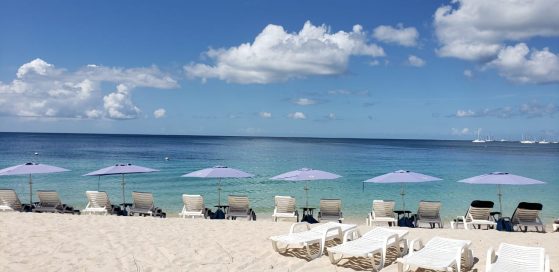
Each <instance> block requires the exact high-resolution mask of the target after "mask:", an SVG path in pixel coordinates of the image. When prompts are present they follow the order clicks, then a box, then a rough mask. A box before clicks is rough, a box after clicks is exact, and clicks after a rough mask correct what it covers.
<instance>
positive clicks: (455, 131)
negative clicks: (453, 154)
mask: <svg viewBox="0 0 559 272" xmlns="http://www.w3.org/2000/svg"><path fill="white" fill-rule="evenodd" d="M450 133H451V134H452V135H458V136H463V135H468V134H470V129H469V128H451V129H450Z"/></svg>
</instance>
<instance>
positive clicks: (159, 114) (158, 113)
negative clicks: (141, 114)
mask: <svg viewBox="0 0 559 272" xmlns="http://www.w3.org/2000/svg"><path fill="white" fill-rule="evenodd" d="M165 114H167V111H166V110H165V109H163V108H161V109H156V110H155V111H154V112H153V117H155V118H156V119H159V118H163V117H165Z"/></svg>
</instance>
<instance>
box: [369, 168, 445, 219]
mask: <svg viewBox="0 0 559 272" xmlns="http://www.w3.org/2000/svg"><path fill="white" fill-rule="evenodd" d="M438 180H442V179H440V178H437V177H432V176H428V175H424V174H420V173H416V172H411V171H407V170H398V171H394V172H390V173H387V174H384V175H380V176H377V177H374V178H371V179H368V180H365V181H363V186H365V182H371V183H401V184H402V191H401V192H400V195H401V196H402V207H403V209H404V210H405V209H406V202H405V198H404V196H405V195H406V187H405V184H406V183H416V182H428V181H438Z"/></svg>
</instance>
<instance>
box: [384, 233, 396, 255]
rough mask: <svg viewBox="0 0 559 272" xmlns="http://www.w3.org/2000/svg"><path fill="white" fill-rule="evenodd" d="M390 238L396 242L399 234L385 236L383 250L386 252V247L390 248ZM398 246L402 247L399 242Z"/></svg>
mask: <svg viewBox="0 0 559 272" xmlns="http://www.w3.org/2000/svg"><path fill="white" fill-rule="evenodd" d="M390 240H394V243H398V234H392V235H390V236H388V237H386V238H384V244H383V245H382V247H383V250H384V251H385V252H386V249H387V248H388V245H389V243H390ZM398 247H400V245H399V244H398Z"/></svg>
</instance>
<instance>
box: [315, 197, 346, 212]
mask: <svg viewBox="0 0 559 272" xmlns="http://www.w3.org/2000/svg"><path fill="white" fill-rule="evenodd" d="M341 212H342V200H341V199H321V200H320V213H321V214H322V216H339V215H340V214H341Z"/></svg>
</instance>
